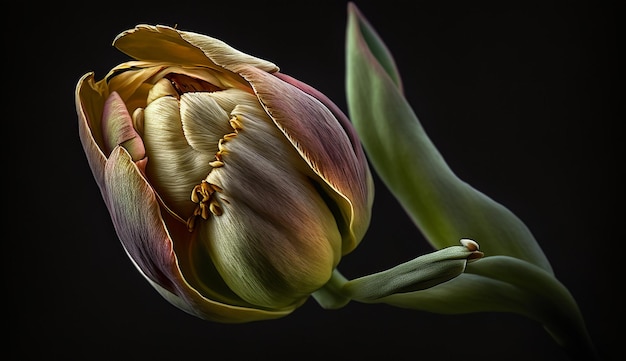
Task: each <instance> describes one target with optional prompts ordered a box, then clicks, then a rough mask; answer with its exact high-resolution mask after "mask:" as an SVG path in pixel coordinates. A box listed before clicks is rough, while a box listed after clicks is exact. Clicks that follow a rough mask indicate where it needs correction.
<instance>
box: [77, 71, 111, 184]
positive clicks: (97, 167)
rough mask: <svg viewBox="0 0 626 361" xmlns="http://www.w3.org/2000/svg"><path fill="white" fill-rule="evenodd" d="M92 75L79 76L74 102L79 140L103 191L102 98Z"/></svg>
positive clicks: (104, 160) (104, 159) (104, 157)
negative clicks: (100, 121)
mask: <svg viewBox="0 0 626 361" xmlns="http://www.w3.org/2000/svg"><path fill="white" fill-rule="evenodd" d="M93 76H94V74H93V73H87V74H85V75H83V76H82V77H81V78H80V80H79V81H78V83H77V85H76V91H75V102H76V112H77V113H78V132H79V136H80V141H81V144H82V146H83V150H84V151H85V155H86V156H87V161H88V162H89V167H90V168H91V171H92V173H93V176H94V179H95V180H96V183H97V184H98V187H99V188H100V191H101V192H102V191H104V166H105V163H106V156H105V155H104V153H103V151H102V148H101V145H103V144H104V141H103V140H102V133H101V129H100V123H99V120H100V114H102V108H103V106H104V99H103V98H102V96H101V94H100V92H98V90H97V87H96V85H95V83H94V78H93ZM92 129H94V130H92ZM99 144H100V145H99Z"/></svg>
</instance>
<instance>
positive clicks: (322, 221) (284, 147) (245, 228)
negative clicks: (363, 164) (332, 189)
mask: <svg viewBox="0 0 626 361" xmlns="http://www.w3.org/2000/svg"><path fill="white" fill-rule="evenodd" d="M242 110H246V111H245V112H243V111H242ZM233 113H237V114H238V115H237V116H238V119H239V121H240V122H241V124H242V130H241V131H239V133H238V134H237V136H236V137H234V138H232V139H231V140H229V141H228V142H226V143H225V145H224V150H225V152H224V155H223V160H224V166H223V167H220V168H215V169H213V171H212V172H211V173H210V174H209V177H208V180H209V182H210V183H213V184H217V185H218V186H220V187H221V189H222V191H220V192H218V193H216V197H217V201H218V202H219V204H220V207H221V208H222V209H223V213H222V214H221V215H219V216H213V217H211V218H209V220H207V221H206V222H204V221H201V222H200V224H199V229H198V238H197V239H196V242H197V246H196V247H198V249H197V250H196V251H197V252H200V251H202V250H203V249H206V250H208V252H210V256H211V258H212V259H213V262H214V264H215V266H216V268H217V270H218V271H219V272H220V274H221V275H222V278H223V279H224V280H225V282H226V283H227V284H228V285H229V286H230V287H231V289H233V291H235V292H236V293H237V294H238V295H239V296H240V297H241V298H243V299H244V300H246V301H248V302H250V303H252V304H256V305H259V306H263V307H286V306H289V305H291V304H293V303H294V302H298V301H299V300H300V299H301V298H303V297H307V296H308V295H309V294H310V293H311V292H313V291H315V290H316V289H318V288H319V287H321V286H322V285H323V284H325V283H326V282H327V281H328V279H329V278H330V276H331V274H332V270H333V269H334V268H335V266H336V265H337V263H338V262H339V258H340V254H341V235H340V234H339V231H338V229H337V224H336V223H335V218H334V215H333V214H332V212H331V210H330V209H329V208H328V207H327V205H326V203H325V202H324V199H322V197H321V196H320V193H319V190H318V189H317V188H316V186H315V182H313V181H311V177H316V176H315V174H314V173H313V172H312V171H311V170H310V169H309V168H308V167H307V166H306V163H305V162H304V161H303V160H302V159H301V158H300V156H299V155H298V153H297V152H296V151H295V149H294V148H293V146H292V145H291V144H290V143H289V142H288V141H287V140H286V139H285V138H284V136H283V135H282V133H280V132H279V131H278V129H277V128H276V127H275V126H274V125H273V123H272V122H271V120H270V119H268V117H267V115H266V114H265V113H264V111H263V110H262V109H261V108H260V107H258V106H257V107H256V109H254V110H253V109H250V108H249V107H245V106H244V107H243V109H238V108H235V109H234V110H233ZM294 162H295V164H298V163H299V164H301V165H302V166H301V167H297V166H296V167H294ZM201 266H202V265H197V267H201Z"/></svg>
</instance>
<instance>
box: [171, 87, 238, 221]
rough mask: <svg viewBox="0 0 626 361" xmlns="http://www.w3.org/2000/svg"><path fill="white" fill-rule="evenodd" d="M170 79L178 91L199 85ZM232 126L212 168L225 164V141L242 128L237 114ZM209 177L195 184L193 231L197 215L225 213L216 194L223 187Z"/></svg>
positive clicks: (192, 198)
mask: <svg viewBox="0 0 626 361" xmlns="http://www.w3.org/2000/svg"><path fill="white" fill-rule="evenodd" d="M169 80H170V81H171V82H172V84H173V85H174V87H175V88H176V90H177V91H178V92H184V91H190V89H193V86H194V85H197V84H196V83H194V82H189V81H187V82H186V83H184V85H185V86H187V88H186V89H182V88H181V84H182V82H178V80H179V79H178V78H172V77H170V78H169ZM193 90H197V89H193ZM204 90H207V89H204ZM230 126H231V127H232V128H233V130H234V132H233V133H228V134H225V135H224V136H223V137H222V138H221V139H220V140H219V141H218V142H217V149H218V151H217V152H216V153H215V160H213V161H211V162H209V165H210V166H211V167H212V168H219V167H223V166H224V165H225V163H224V159H223V158H222V156H223V154H224V153H226V148H225V146H224V143H226V142H228V141H229V140H232V139H233V138H235V137H236V136H237V134H238V132H239V131H240V130H242V126H241V122H239V120H238V119H237V117H236V116H233V117H232V118H231V119H230ZM207 179H208V176H207ZM207 179H203V180H202V181H201V182H200V184H197V185H196V186H194V187H193V189H192V191H191V201H192V202H194V203H196V204H197V206H196V208H195V209H194V211H193V214H192V215H191V217H189V219H187V229H188V230H189V232H193V229H194V227H195V224H196V217H198V216H199V217H202V219H204V220H207V219H209V216H210V214H209V212H210V213H211V214H213V215H215V216H218V217H219V216H221V215H222V214H224V210H223V209H222V207H221V206H220V204H219V203H218V201H217V199H216V198H215V196H214V194H215V192H222V188H221V187H220V186H218V185H217V184H213V183H209V182H208V181H207ZM221 201H223V202H224V203H226V204H230V202H229V201H228V200H227V199H221Z"/></svg>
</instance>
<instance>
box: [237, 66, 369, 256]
mask: <svg viewBox="0 0 626 361" xmlns="http://www.w3.org/2000/svg"><path fill="white" fill-rule="evenodd" d="M240 75H241V76H243V77H244V79H246V80H247V81H248V82H250V84H251V85H252V88H253V89H254V91H255V93H256V94H257V97H258V98H259V100H260V102H261V104H262V105H263V107H264V108H265V110H266V112H267V113H268V114H269V115H270V117H271V118H272V119H273V121H274V123H275V124H276V126H277V127H278V128H279V129H280V130H281V131H282V132H283V134H285V136H286V137H287V139H288V140H289V141H290V142H291V143H292V145H293V146H294V147H295V148H296V149H297V150H298V152H299V153H300V155H301V156H302V158H303V159H304V160H305V161H306V162H307V163H308V164H309V166H310V167H311V169H313V170H314V171H315V173H317V174H318V175H319V176H320V177H321V178H322V179H323V180H324V181H325V182H326V183H327V184H328V185H329V186H330V187H331V188H332V189H333V190H334V191H335V192H336V193H337V194H338V195H340V196H341V198H342V199H338V198H336V199H335V201H337V202H338V204H339V206H340V209H341V212H342V213H343V216H344V218H345V219H346V220H347V223H348V227H349V229H348V230H347V232H348V233H347V234H345V236H344V243H343V247H342V249H343V253H344V254H346V253H348V252H350V251H352V250H353V249H354V248H355V247H356V246H357V245H358V243H359V242H360V241H361V239H362V237H363V235H364V234H365V232H366V230H367V228H368V226H369V222H370V217H371V202H372V197H371V189H372V188H373V187H370V186H371V184H370V182H371V178H370V176H369V171H368V170H367V168H366V167H364V166H363V162H362V159H359V158H358V157H357V155H356V154H355V151H354V147H353V144H352V141H351V139H350V138H349V137H348V135H347V134H346V132H345V131H344V129H343V128H342V126H341V125H340V124H339V122H338V120H337V119H336V118H335V116H334V115H333V113H332V112H331V111H330V110H329V109H328V108H327V107H325V106H324V105H323V104H322V103H321V102H320V101H319V100H317V99H315V98H314V97H312V96H310V95H309V94H306V93H305V92H303V91H302V90H300V89H298V88H297V87H295V86H293V85H291V84H289V83H287V82H285V81H283V80H281V79H279V78H277V77H275V76H274V75H272V74H270V73H267V72H263V71H261V70H259V69H256V68H254V67H242V69H241V70H240Z"/></svg>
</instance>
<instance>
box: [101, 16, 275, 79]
mask: <svg viewBox="0 0 626 361" xmlns="http://www.w3.org/2000/svg"><path fill="white" fill-rule="evenodd" d="M113 45H114V46H115V47H117V48H118V49H119V50H121V51H123V52H124V53H126V54H128V55H130V56H132V57H134V58H135V59H139V60H147V61H165V62H171V63H173V64H180V65H193V66H208V67H212V68H215V66H216V65H217V66H219V67H223V68H224V69H227V70H230V71H233V72H235V71H234V70H233V68H237V67H238V66H239V64H248V65H250V66H254V67H257V68H259V69H262V70H264V71H268V72H274V71H277V70H278V67H277V66H276V65H274V64H273V63H271V62H269V61H266V60H263V59H259V58H256V57H254V56H251V55H248V54H245V53H242V52H240V51H239V50H236V49H234V48H232V47H230V46H229V45H228V44H226V43H224V42H223V41H221V40H217V39H215V38H212V37H209V36H206V35H201V34H197V33H193V32H186V31H179V30H176V29H174V28H171V27H169V26H163V25H156V26H153V25H143V24H142V25H137V26H136V27H135V28H134V29H130V30H127V31H124V32H123V33H121V34H119V35H118V36H117V37H116V38H115V40H114V41H113Z"/></svg>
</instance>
